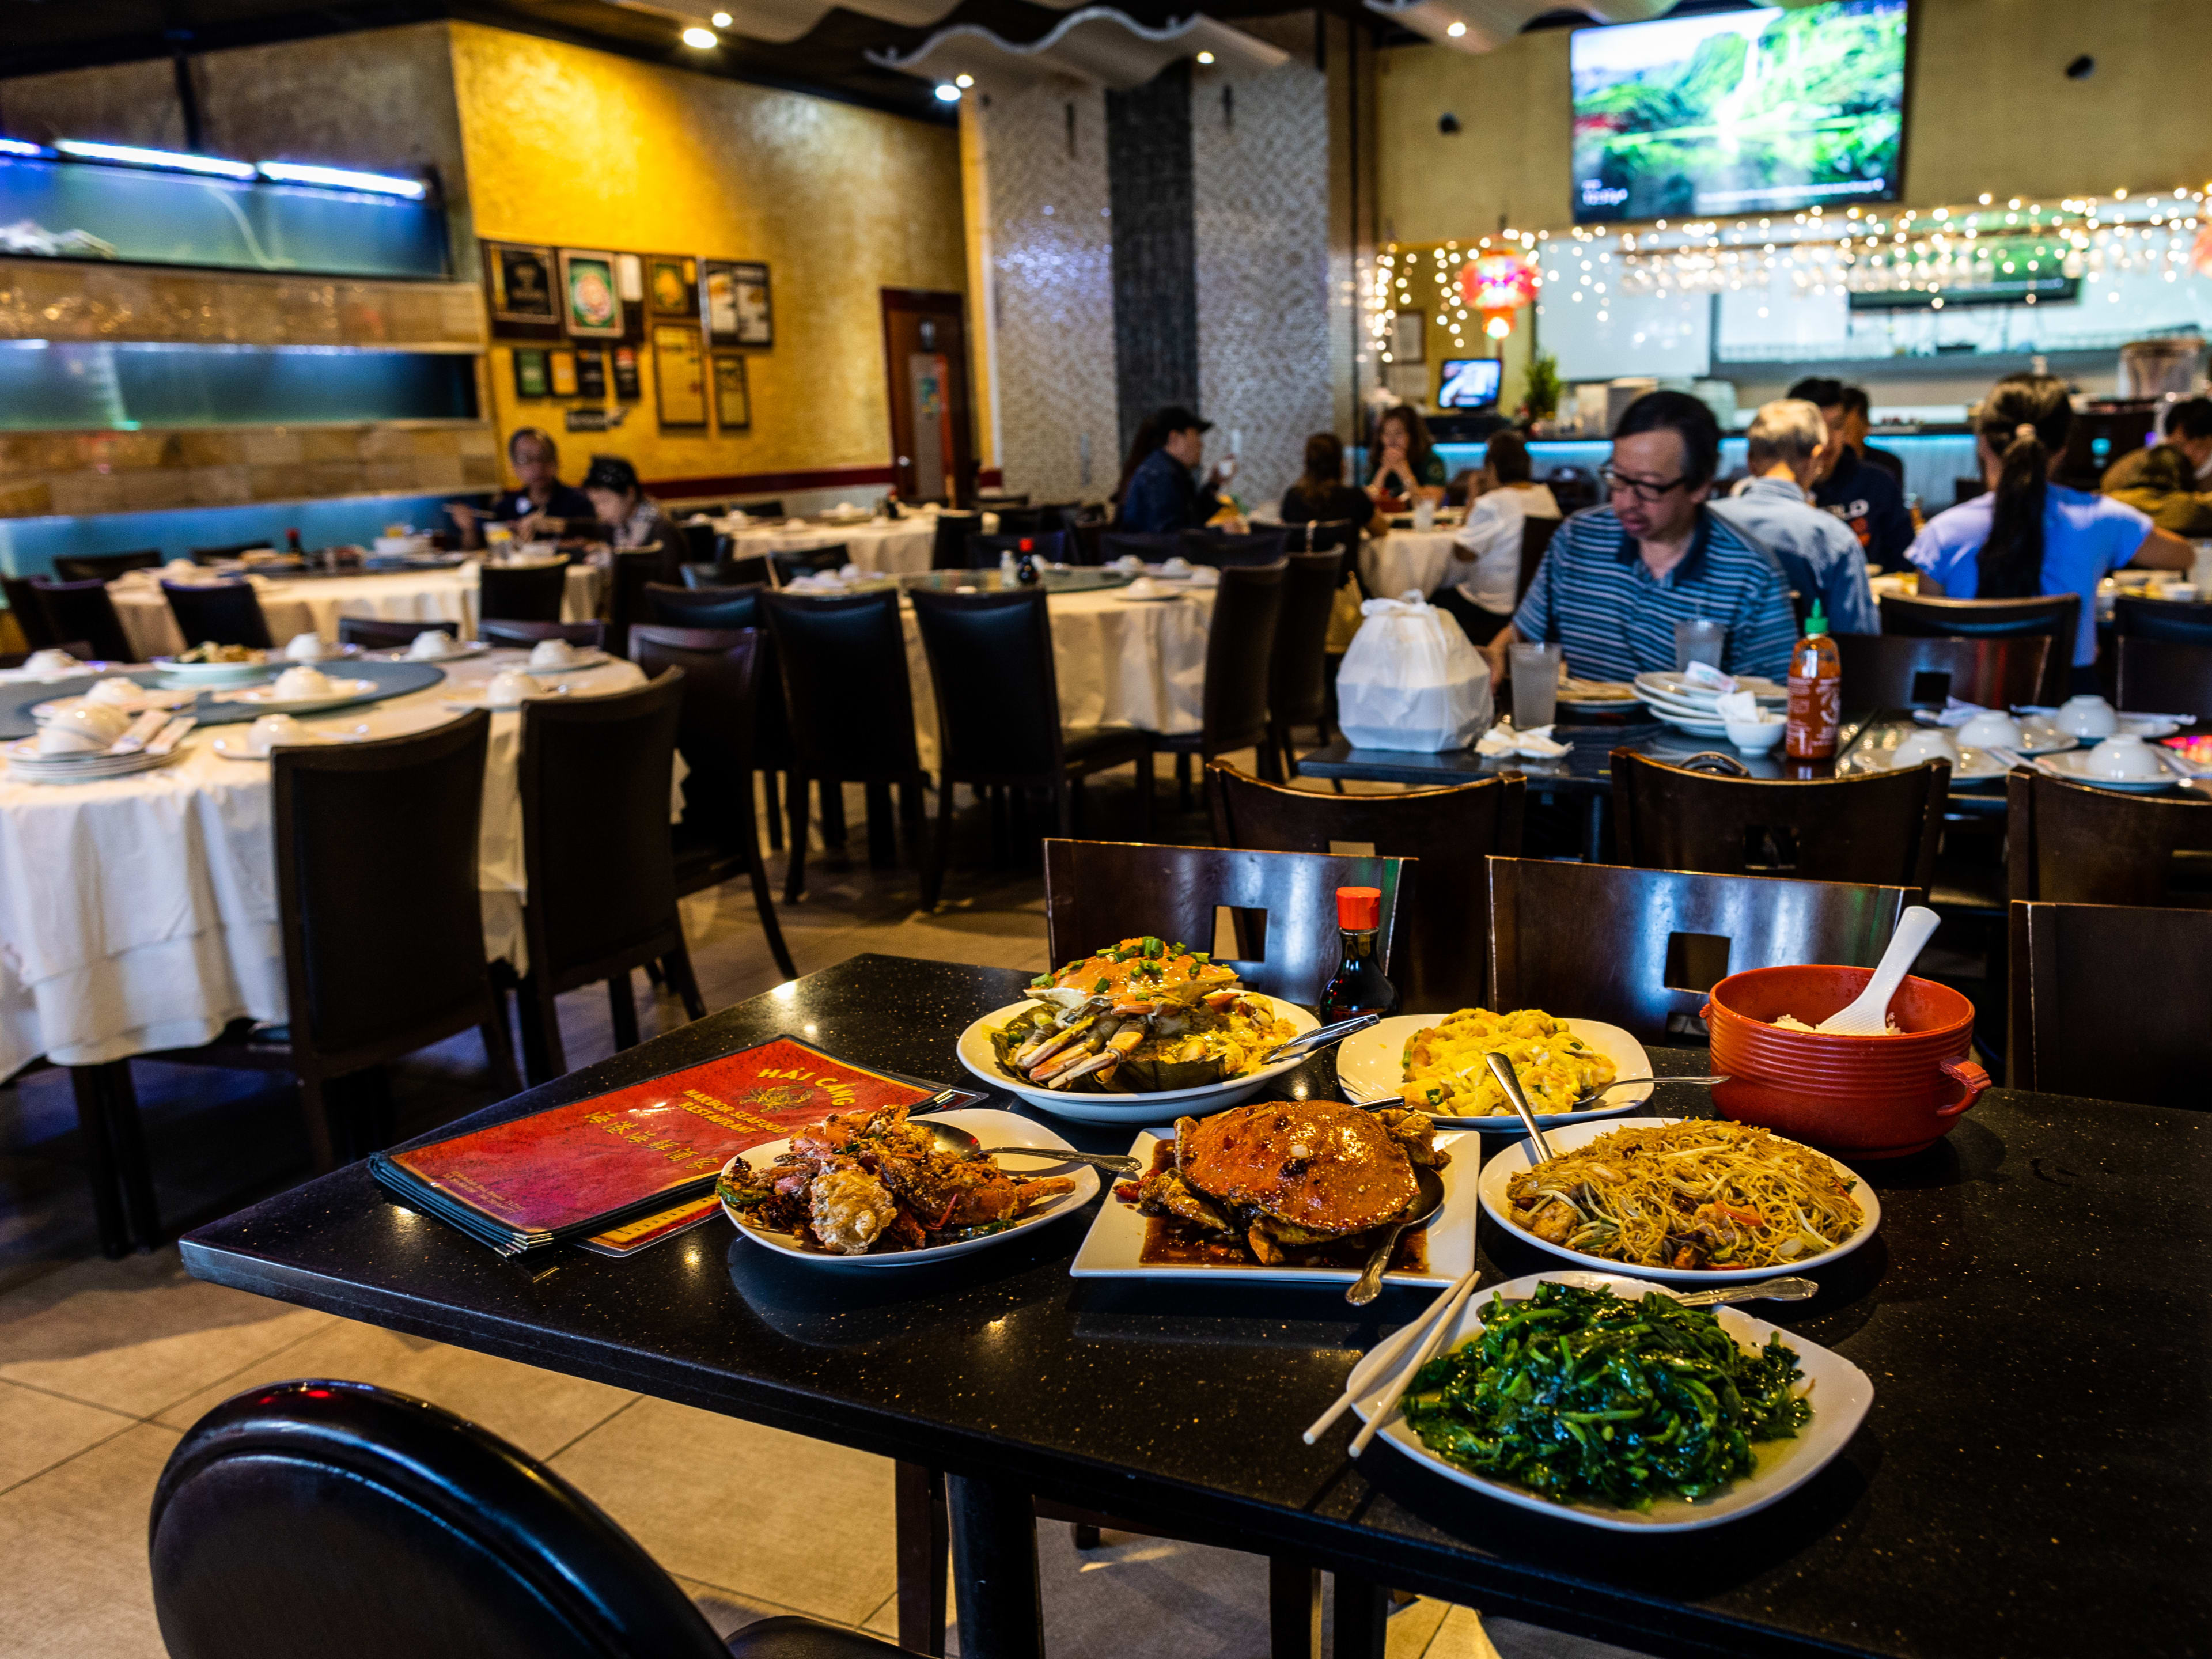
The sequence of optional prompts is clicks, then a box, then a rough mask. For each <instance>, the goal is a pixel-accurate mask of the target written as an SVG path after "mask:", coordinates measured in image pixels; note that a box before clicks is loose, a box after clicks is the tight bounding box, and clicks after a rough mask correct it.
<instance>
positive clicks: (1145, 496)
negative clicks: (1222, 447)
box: [1114, 404, 1237, 536]
mask: <svg viewBox="0 0 2212 1659" xmlns="http://www.w3.org/2000/svg"><path fill="white" fill-rule="evenodd" d="M1212 429H1213V422H1211V421H1201V420H1200V419H1199V418H1198V416H1197V415H1196V414H1195V413H1194V411H1192V410H1188V409H1185V408H1184V407H1183V406H1182V404H1169V405H1168V406H1167V407H1166V408H1165V409H1163V410H1159V411H1158V412H1157V413H1156V414H1154V415H1152V416H1150V417H1149V418H1148V419H1146V422H1145V423H1144V425H1142V426H1141V427H1139V428H1138V429H1137V441H1136V443H1135V444H1134V445H1133V446H1132V447H1131V453H1130V456H1129V461H1130V465H1129V467H1128V470H1127V472H1126V473H1125V474H1124V475H1123V481H1122V485H1121V494H1120V495H1119V497H1118V499H1119V501H1120V502H1121V507H1120V510H1119V511H1118V512H1116V513H1115V515H1114V528H1115V529H1116V530H1122V531H1127V532H1131V533H1133V534H1136V535H1152V536H1161V535H1170V536H1171V535H1173V534H1174V533H1175V532H1177V531H1179V530H1197V529H1200V528H1201V527H1202V526H1205V524H1206V522H1207V521H1208V520H1211V519H1212V517H1213V515H1214V514H1215V513H1218V512H1220V511H1221V509H1222V507H1223V505H1224V503H1223V501H1222V500H1221V498H1220V496H1219V495H1218V494H1216V491H1218V489H1219V488H1220V487H1221V484H1222V483H1223V482H1224V481H1225V479H1226V478H1227V477H1228V476H1229V474H1230V473H1231V472H1232V471H1235V469H1236V465H1237V458H1236V457H1235V456H1233V455H1232V456H1230V457H1228V458H1227V459H1225V460H1224V461H1223V463H1222V464H1221V465H1220V466H1218V467H1216V468H1215V469H1214V471H1212V473H1210V474H1209V475H1207V477H1206V483H1205V485H1204V486H1203V488H1201V487H1200V485H1199V484H1197V483H1194V482H1193V480H1192V477H1191V475H1192V472H1193V471H1194V469H1195V468H1196V467H1197V465H1198V464H1199V462H1200V459H1203V458H1204V455H1205V453H1206V434H1207V433H1208V432H1210V431H1212Z"/></svg>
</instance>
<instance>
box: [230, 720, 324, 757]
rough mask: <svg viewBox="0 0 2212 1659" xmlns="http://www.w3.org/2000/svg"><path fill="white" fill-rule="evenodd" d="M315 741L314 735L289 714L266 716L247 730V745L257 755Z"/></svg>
mask: <svg viewBox="0 0 2212 1659" xmlns="http://www.w3.org/2000/svg"><path fill="white" fill-rule="evenodd" d="M314 741H315V736H314V733H313V732H310V731H308V730H307V727H306V726H302V725H301V724H300V722H299V721H297V720H294V719H293V718H292V717H291V716H290V715H289V714H264V715H263V716H262V717H261V718H260V719H259V720H256V721H254V722H253V724H252V725H251V726H247V727H246V745H247V746H248V747H249V748H251V749H252V750H253V752H254V753H255V754H257V755H265V754H267V753H268V752H269V751H270V750H272V749H275V748H278V747H280V746H283V745H285V744H301V743H313V742H314Z"/></svg>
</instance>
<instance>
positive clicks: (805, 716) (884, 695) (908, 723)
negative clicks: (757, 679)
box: [761, 591, 921, 783]
mask: <svg viewBox="0 0 2212 1659" xmlns="http://www.w3.org/2000/svg"><path fill="white" fill-rule="evenodd" d="M898 601H899V596H898V595H897V594H896V593H895V592H888V591H886V592H874V593H854V594H845V595H839V596H836V597H828V598H820V599H817V598H814V597H811V596H809V595H801V594H789V593H774V592H771V593H764V594H763V595H762V596H761V606H762V609H763V611H764V612H765V613H766V615H767V617H768V626H769V633H770V635H773V637H774V638H775V651H776V658H777V660H778V662H779V663H780V665H781V667H782V670H783V687H784V697H785V703H786V708H787V710H788V714H789V719H790V722H791V741H792V748H793V767H794V769H795V770H797V771H799V772H800V773H802V774H804V775H805V776H807V777H810V778H836V779H840V780H842V781H847V782H852V783H863V782H872V781H890V780H897V781H906V780H908V779H910V778H912V777H913V776H914V775H915V774H916V773H918V772H919V771H920V770H921V761H920V760H919V759H918V758H917V757H916V755H915V746H914V690H913V687H912V685H911V684H910V683H909V682H908V678H907V661H906V635H905V632H904V629H903V628H902V625H901V623H900V621H899V604H898Z"/></svg>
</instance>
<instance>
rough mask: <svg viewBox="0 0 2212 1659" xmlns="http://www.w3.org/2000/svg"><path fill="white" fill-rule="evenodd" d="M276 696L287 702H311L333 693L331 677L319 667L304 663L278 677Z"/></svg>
mask: <svg viewBox="0 0 2212 1659" xmlns="http://www.w3.org/2000/svg"><path fill="white" fill-rule="evenodd" d="M330 695H331V677H330V676H329V675H328V674H325V672H323V671H322V670H321V669H319V668H309V667H307V665H305V664H302V665H301V666H299V667H297V668H288V669H286V670H285V671H283V673H281V674H279V675H278V676H277V677H276V696H277V697H278V698H279V700H281V701H283V702H313V700H314V699H315V698H318V697H327V696H330Z"/></svg>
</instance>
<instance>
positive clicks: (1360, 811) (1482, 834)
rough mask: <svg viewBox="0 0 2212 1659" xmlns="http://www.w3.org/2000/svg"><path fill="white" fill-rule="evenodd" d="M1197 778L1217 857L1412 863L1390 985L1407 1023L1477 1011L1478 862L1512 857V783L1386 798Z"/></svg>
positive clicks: (1218, 774)
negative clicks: (1418, 1016) (1419, 1015)
mask: <svg viewBox="0 0 2212 1659" xmlns="http://www.w3.org/2000/svg"><path fill="white" fill-rule="evenodd" d="M1206 793H1207V795H1208V796H1209V797H1210V798H1211V799H1212V806H1213V835H1214V839H1215V840H1217V841H1218V842H1220V843H1221V844H1222V845H1223V846H1224V847H1239V848H1261V849H1263V850H1265V851H1267V852H1273V853H1327V854H1339V855H1344V854H1350V855H1353V856H1358V855H1360V854H1363V853H1371V854H1382V855H1383V856H1385V857H1394V858H1411V859H1414V860H1419V866H1418V867H1419V878H1420V889H1419V893H1418V894H1416V895H1415V902H1413V904H1412V905H1411V906H1410V907H1409V908H1408V910H1407V918H1406V923H1405V926H1404V927H1403V928H1402V929H1401V935H1400V938H1399V941H1398V962H1399V964H1400V969H1399V972H1398V974H1397V975H1395V980H1394V982H1395V984H1396V986H1397V987H1398V990H1399V993H1400V994H1401V996H1402V997H1403V998H1404V999H1405V1006H1406V1007H1407V1010H1408V1011H1409V1012H1412V1011H1425V1012H1436V1013H1448V1012H1450V1011H1451V1010H1453V1009H1455V1008H1471V1007H1477V1006H1483V999H1484V998H1485V997H1486V995H1487V994H1488V989H1489V987H1488V981H1487V980H1486V969H1487V967H1488V965H1489V963H1488V952H1487V949H1486V945H1487V941H1488V939H1489V938H1490V882H1489V875H1488V871H1487V870H1486V867H1485V865H1484V862H1483V860H1484V859H1485V858H1486V856H1487V855H1489V854H1492V853H1500V854H1504V855H1506V856H1507V857H1509V858H1510V857H1514V856H1516V855H1517V854H1519V853H1520V851H1521V823H1522V810H1523V804H1524V802H1525V800H1526V798H1527V785H1526V783H1525V781H1523V780H1522V778H1521V777H1519V776H1518V775H1509V776H1505V777H1496V778H1484V779H1482V780H1481V781H1479V782H1475V783H1464V784H1460V785H1458V786H1456V787H1453V788H1449V789H1411V790H1407V791H1406V792H1405V793H1402V794H1395V795H1334V794H1329V795H1324V794H1322V793H1319V792H1318V791H1316V790H1311V789H1284V788H1279V787H1277V786H1275V785H1274V784H1271V783H1268V782H1266V781H1263V780H1261V779H1259V778H1255V777H1251V776H1249V775H1246V774H1244V773H1243V772H1239V771H1238V770H1237V769H1236V768H1235V767H1233V766H1231V765H1230V764H1229V763H1227V762H1225V761H1216V762H1214V763H1212V765H1211V766H1208V767H1207V768H1206Z"/></svg>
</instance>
